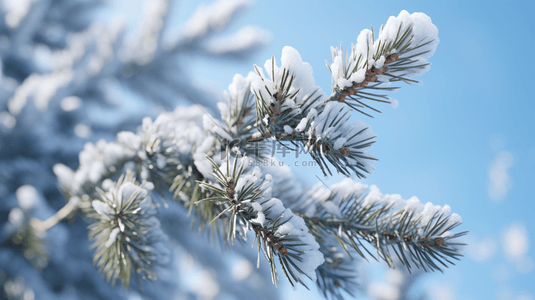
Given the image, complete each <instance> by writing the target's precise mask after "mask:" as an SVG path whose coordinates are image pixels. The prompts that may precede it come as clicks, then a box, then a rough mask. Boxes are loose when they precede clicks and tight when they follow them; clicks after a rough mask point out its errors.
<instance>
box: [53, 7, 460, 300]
mask: <svg viewBox="0 0 535 300" xmlns="http://www.w3.org/2000/svg"><path fill="white" fill-rule="evenodd" d="M437 44H438V30H437V28H436V27H435V26H434V25H433V24H432V22H431V19H430V18H429V17H428V16H426V15H425V14H423V13H414V14H409V13H408V12H406V11H402V12H401V13H400V14H399V16H397V17H390V18H389V19H388V22H387V23H386V24H385V25H383V26H382V27H381V29H380V31H379V35H378V38H377V39H376V38H375V37H374V32H373V29H372V30H367V29H365V30H363V31H362V32H361V33H360V34H359V35H358V38H357V42H356V44H354V45H351V48H350V50H349V52H347V53H345V54H344V52H343V50H342V48H341V47H340V48H331V53H332V63H330V64H329V63H328V64H327V66H328V67H329V70H330V71H331V73H332V93H331V94H330V95H329V96H327V95H326V94H325V93H324V92H323V91H322V90H321V88H319V87H318V86H316V84H315V81H314V77H313V76H312V67H311V66H310V65H309V64H308V63H306V62H303V60H302V58H301V56H300V55H299V53H298V52H297V50H295V49H294V48H292V47H284V48H283V50H282V55H281V58H280V64H279V63H278V62H277V60H276V59H275V57H272V58H271V59H268V60H267V61H266V63H265V64H264V67H263V68H262V67H259V66H256V65H255V66H254V70H253V71H252V72H250V73H249V74H248V75H247V76H246V77H244V76H242V75H236V76H234V78H233V81H232V83H231V84H230V86H229V88H228V92H225V94H224V96H225V99H226V103H219V104H218V106H217V107H218V108H219V111H220V117H218V118H216V117H214V116H212V115H210V114H208V113H206V110H205V109H203V108H202V107H200V106H191V107H187V108H186V107H178V108H177V109H176V110H175V111H174V112H167V113H163V114H161V115H160V116H159V117H157V118H156V119H155V120H151V119H150V118H145V119H143V121H142V125H141V126H140V128H139V130H138V131H137V133H133V132H120V133H119V134H118V135H117V138H116V141H114V142H106V141H99V142H97V143H96V144H90V143H89V144H87V145H86V146H85V148H84V150H83V151H82V152H81V153H80V165H79V168H78V170H76V171H73V170H71V169H69V168H68V167H66V166H63V165H56V166H55V167H54V172H55V173H56V175H57V177H58V180H59V182H60V185H61V188H62V190H63V192H64V193H65V195H66V196H67V197H68V198H69V199H78V201H77V202H76V203H77V207H78V208H79V209H80V210H81V211H82V212H83V213H84V214H85V215H86V216H88V217H89V218H90V220H91V224H90V225H89V230H90V234H89V236H90V238H91V239H93V240H95V242H94V247H96V248H97V250H96V252H95V256H94V261H95V263H97V265H98V267H99V270H100V271H101V272H102V273H103V274H104V275H105V276H106V277H107V278H108V280H111V281H112V283H113V282H115V280H116V279H117V278H118V277H119V276H120V277H121V280H122V282H123V284H125V285H126V286H128V284H129V282H130V275H131V274H140V275H142V276H141V277H142V278H148V279H154V278H155V277H156V274H155V272H154V270H153V267H154V266H155V265H158V264H161V262H163V261H165V260H166V259H167V258H166V256H167V252H166V251H165V250H164V249H165V246H164V243H165V241H166V240H167V237H166V236H165V234H164V233H163V232H162V231H161V229H160V223H159V222H158V219H157V215H158V214H157V213H156V211H157V210H156V208H157V207H158V206H159V204H160V203H163V204H164V205H165V206H167V205H168V202H167V200H166V199H169V198H172V199H174V200H176V202H177V203H180V204H181V205H183V206H184V207H185V208H186V209H187V210H188V211H189V214H188V218H190V219H191V222H192V224H194V225H195V227H196V228H198V229H199V230H205V231H209V232H210V234H211V235H212V236H213V237H214V239H217V240H220V241H223V242H225V243H229V244H232V245H233V244H234V243H235V241H236V240H245V241H246V240H247V238H248V237H249V238H252V239H253V242H252V244H253V246H254V247H255V248H256V251H257V252H258V261H257V266H258V267H260V266H261V265H262V262H261V261H262V260H263V259H265V260H266V261H267V265H268V266H269V269H270V270H271V277H272V281H273V283H275V284H276V282H277V280H278V279H279V273H280V270H282V273H283V274H284V276H285V277H286V278H287V280H288V281H289V282H290V283H291V284H292V285H293V286H295V285H296V283H299V284H301V285H303V286H305V287H306V286H307V284H308V283H307V281H312V282H316V283H317V285H318V287H319V288H320V290H321V291H322V292H323V293H324V295H325V296H326V297H327V298H337V299H341V298H342V295H343V294H342V291H345V292H347V293H349V294H353V293H354V292H355V291H356V289H357V275H358V274H357V271H356V263H355V260H354V258H355V257H356V256H361V257H363V258H365V259H368V258H374V259H377V260H384V261H385V262H386V263H387V264H388V265H389V266H390V267H394V260H399V261H400V262H401V264H403V265H405V267H406V268H407V269H408V270H409V271H410V270H411V269H412V268H415V267H416V268H422V269H424V270H425V271H435V270H439V271H442V270H443V268H444V267H448V266H449V264H453V260H456V259H459V257H460V256H462V251H461V249H460V247H461V246H462V245H463V243H462V242H460V241H459V239H458V238H459V237H461V236H462V235H464V234H465V232H461V233H455V232H454V231H453V230H454V229H455V228H456V227H457V226H458V225H460V224H461V223H462V219H461V217H460V216H459V215H457V214H455V213H453V214H452V213H451V209H450V207H449V206H447V205H446V206H444V207H440V206H435V205H432V204H431V203H427V204H425V205H424V204H422V203H421V202H420V201H419V200H418V199H417V198H415V197H413V198H410V199H408V200H404V199H402V198H401V196H400V195H395V194H394V195H384V194H382V193H381V192H380V191H379V189H378V188H377V187H375V186H371V187H368V186H366V185H363V184H361V183H359V182H356V181H354V180H353V179H351V178H349V177H351V176H356V177H358V178H361V177H365V176H366V174H368V173H370V172H371V171H373V170H374V167H373V162H374V161H375V160H376V158H375V156H374V155H373V154H370V153H369V152H368V151H370V148H371V146H372V145H373V143H374V142H375V137H376V135H375V133H374V132H373V131H372V130H371V129H370V127H369V126H368V125H367V124H365V123H364V122H363V121H361V120H356V121H354V122H350V121H349V120H350V118H351V117H352V115H353V111H357V112H358V113H361V115H365V116H371V115H370V113H371V112H370V111H375V112H379V110H378V109H377V108H375V107H374V105H375V104H376V103H379V104H380V103H389V104H391V105H392V106H396V105H397V104H396V103H397V102H395V100H392V99H390V98H389V97H388V96H387V95H386V94H384V93H386V92H388V91H392V90H395V89H397V88H399V87H395V86H392V85H391V84H392V83H397V82H405V83H409V84H410V83H413V82H417V81H416V80H415V79H413V77H414V76H417V75H422V74H423V73H425V72H426V71H427V70H429V63H428V61H427V59H428V58H429V57H430V56H431V55H432V54H433V53H434V52H435V49H436V46H437ZM270 139H271V140H274V141H277V142H278V143H280V144H282V146H284V147H287V148H289V149H292V150H298V149H299V148H304V149H306V150H307V152H308V153H309V155H310V156H311V158H312V159H314V160H315V161H316V162H317V163H318V165H319V167H320V170H321V171H322V172H323V174H324V175H325V176H328V175H332V174H333V172H337V173H341V174H344V175H345V176H347V177H348V178H346V179H344V180H343V181H341V182H340V183H337V184H334V185H333V186H331V187H330V188H327V187H324V186H321V184H320V185H317V186H314V187H312V188H303V187H301V183H300V182H299V181H298V180H297V179H296V178H295V177H294V175H293V174H292V173H291V170H289V168H287V167H282V168H273V167H268V166H264V165H262V164H260V163H258V162H260V161H261V160H262V159H264V158H266V157H267V155H268V153H267V152H266V151H265V148H266V145H267V143H268V140H270ZM253 146H254V147H253ZM270 159H272V160H276V158H270ZM152 194H153V195H154V196H151V195H152ZM177 217H179V216H177ZM177 230H184V228H177ZM261 257H263V259H261Z"/></svg>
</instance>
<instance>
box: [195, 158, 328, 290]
mask: <svg viewBox="0 0 535 300" xmlns="http://www.w3.org/2000/svg"><path fill="white" fill-rule="evenodd" d="M247 162H248V159H246V158H245V157H239V156H238V157H237V158H235V159H234V161H233V163H232V165H231V163H230V156H229V151H228V149H227V159H226V162H224V163H223V164H222V165H221V166H218V165H217V164H216V163H215V162H213V168H214V173H213V175H214V177H215V178H216V180H217V184H215V183H206V182H203V183H201V188H203V189H206V190H209V191H211V192H212V194H211V196H209V197H207V198H204V199H200V200H198V201H197V202H196V204H199V203H204V202H213V204H212V205H217V206H219V207H220V208H219V209H220V210H221V212H220V213H219V214H218V215H217V216H216V217H215V218H214V219H213V220H212V221H211V222H214V221H215V220H218V219H220V218H222V217H225V218H227V219H228V224H229V225H228V227H227V228H228V239H232V243H233V244H234V239H235V237H236V232H239V233H240V234H241V235H242V236H243V237H244V238H245V239H246V231H247V230H252V231H253V232H254V234H255V242H257V245H258V259H259V260H258V262H257V267H259V266H260V252H262V253H263V254H264V257H265V258H266V260H267V261H268V262H269V264H270V269H271V277H272V281H273V283H274V284H276V282H277V280H278V275H277V268H276V264H275V261H276V260H278V261H279V263H280V265H281V267H282V269H283V271H284V274H285V275H286V278H287V279H288V280H289V282H290V283H291V284H292V286H295V285H294V283H300V284H302V285H303V286H305V287H306V284H305V282H304V280H305V278H308V279H309V280H312V281H315V280H316V273H315V270H316V268H317V267H318V266H319V265H321V264H322V263H323V261H324V259H323V254H321V252H320V251H319V244H318V243H317V242H316V240H315V239H314V237H313V236H312V235H310V234H309V233H308V228H307V226H306V225H305V222H304V221H303V219H302V218H300V217H298V216H296V215H295V214H294V213H293V212H292V211H291V210H290V209H288V208H285V207H284V204H283V202H282V201H281V200H279V199H277V198H272V197H271V190H272V189H273V188H277V187H273V186H272V182H271V181H272V176H271V175H270V174H266V175H265V177H264V178H262V172H261V170H260V168H259V167H255V168H253V169H252V170H247V169H246V168H245V167H246V164H247ZM253 246H254V242H253Z"/></svg>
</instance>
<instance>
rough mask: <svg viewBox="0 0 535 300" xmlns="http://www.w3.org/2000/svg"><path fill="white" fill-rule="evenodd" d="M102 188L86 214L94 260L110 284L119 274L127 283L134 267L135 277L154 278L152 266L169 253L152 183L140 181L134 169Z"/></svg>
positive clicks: (164, 259)
mask: <svg viewBox="0 0 535 300" xmlns="http://www.w3.org/2000/svg"><path fill="white" fill-rule="evenodd" d="M103 188H104V190H100V189H99V190H98V191H99V194H100V197H99V199H97V200H93V201H92V207H93V209H94V212H92V213H89V214H88V216H89V217H90V218H92V219H93V220H94V222H93V223H91V224H90V225H89V226H88V228H89V231H90V232H89V238H90V239H95V240H96V241H95V243H94V244H93V245H92V246H91V248H97V250H96V252H95V254H94V256H93V263H94V264H97V266H98V268H99V272H101V273H102V274H103V275H105V276H106V279H107V280H108V281H111V283H112V285H115V283H116V280H117V279H118V278H119V277H120V278H121V283H122V284H123V285H124V286H126V287H128V286H129V285H130V277H131V274H132V272H133V271H135V272H134V275H135V276H136V277H135V278H136V280H138V276H141V278H142V279H150V280H155V279H156V274H155V273H154V271H153V268H154V267H155V266H157V265H161V264H163V263H165V261H166V260H167V256H168V254H167V253H166V250H167V246H166V245H165V244H164V243H165V242H166V240H167V237H166V235H165V234H164V233H163V231H162V230H161V229H160V222H159V221H158V219H157V218H156V217H155V215H156V209H155V205H154V203H153V202H152V199H151V197H150V196H149V193H150V192H151V191H152V190H153V189H154V185H153V184H152V183H150V182H144V183H142V184H139V183H137V182H136V181H135V175H134V174H133V173H127V174H126V176H121V178H119V180H118V181H117V183H115V184H113V183H111V182H110V183H107V184H105V185H104V186H103Z"/></svg>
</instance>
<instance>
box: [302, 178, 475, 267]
mask: <svg viewBox="0 0 535 300" xmlns="http://www.w3.org/2000/svg"><path fill="white" fill-rule="evenodd" d="M313 192H314V193H316V194H320V195H321V194H325V192H318V191H317V190H315V191H313ZM313 196H314V195H313V194H308V196H306V197H309V198H313ZM311 201H314V202H315V206H314V209H312V210H311V208H310V207H308V211H304V210H301V211H300V210H299V206H295V207H294V209H296V211H298V212H300V213H301V216H303V217H304V218H305V220H306V221H307V225H308V226H309V228H310V230H311V233H312V234H313V235H314V236H315V237H316V238H317V239H320V240H324V239H328V237H329V236H331V235H332V236H333V237H334V238H336V240H337V241H338V242H339V243H340V245H341V246H342V248H343V249H344V250H345V251H346V252H347V254H348V255H349V256H350V257H351V255H352V254H351V251H350V250H353V251H355V252H356V253H358V254H359V255H360V256H362V257H363V258H366V256H368V255H369V256H371V257H373V258H374V259H379V258H380V259H382V260H384V261H385V262H386V263H387V264H388V265H389V266H390V267H393V266H394V261H393V259H392V252H393V253H395V255H396V256H397V258H398V259H399V260H400V261H401V263H402V264H403V265H405V266H406V267H407V269H408V270H409V272H410V270H411V268H412V267H417V268H422V269H424V270H425V271H426V272H427V271H435V270H439V271H441V272H442V267H448V265H447V264H454V263H453V262H452V260H458V259H459V257H461V256H463V254H462V252H461V251H460V247H462V246H464V244H463V243H461V242H459V241H458V238H459V237H461V236H463V235H465V234H466V232H460V233H455V234H454V233H452V232H451V230H453V229H454V228H456V227H457V226H459V225H460V224H461V223H462V220H461V218H460V217H459V215H457V214H451V212H450V208H449V206H447V205H446V206H444V207H440V206H433V205H432V204H431V203H427V204H425V205H423V204H421V203H420V202H419V200H418V199H416V198H415V197H413V198H411V199H409V200H407V201H405V200H403V199H401V197H400V196H399V195H382V194H381V193H380V192H379V190H378V189H377V188H376V187H375V186H372V187H371V188H370V189H369V190H366V189H365V186H364V185H360V184H355V183H353V182H352V181H351V180H350V179H346V180H344V181H342V182H341V183H340V184H337V185H335V186H333V187H332V188H331V189H330V192H329V193H327V196H326V197H324V198H322V199H315V200H308V202H303V204H301V205H302V206H303V207H305V205H306V206H309V205H311V204H310V202H311ZM305 203H307V204H305ZM363 241H365V242H366V244H368V246H366V245H364V244H363ZM369 246H372V247H373V248H375V251H376V253H377V254H376V255H373V254H372V253H370V252H369V250H368V247H369ZM365 253H367V255H366V254H365Z"/></svg>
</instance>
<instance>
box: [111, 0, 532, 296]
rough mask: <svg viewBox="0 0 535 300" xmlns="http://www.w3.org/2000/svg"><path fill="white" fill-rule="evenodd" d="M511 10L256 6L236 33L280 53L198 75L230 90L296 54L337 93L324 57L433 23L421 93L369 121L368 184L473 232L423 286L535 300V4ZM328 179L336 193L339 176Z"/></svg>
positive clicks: (217, 65) (424, 5) (417, 89)
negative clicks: (452, 217)
mask: <svg viewBox="0 0 535 300" xmlns="http://www.w3.org/2000/svg"><path fill="white" fill-rule="evenodd" d="M114 3H115V4H114V6H113V7H114V8H113V9H114V12H116V11H118V10H119V8H120V7H121V6H122V5H120V4H118V3H120V1H119V0H115V1H114ZM134 3H138V1H133V2H132V3H130V4H129V5H128V7H126V6H124V7H123V8H128V9H123V8H120V9H121V11H122V12H123V13H125V14H126V15H127V17H128V18H130V19H131V21H132V23H133V24H136V23H137V21H139V17H140V16H139V13H140V10H139V9H136V8H133V7H135V4H134ZM198 3H201V2H198V1H188V3H177V4H176V5H175V7H174V8H173V12H174V14H173V19H172V22H173V23H174V24H176V25H177V26H178V28H180V24H182V22H184V20H185V18H187V17H188V16H189V15H191V13H192V12H193V9H194V7H195V6H196V4H198ZM202 3H207V2H202ZM513 3H514V4H505V3H503V2H497V1H485V2H479V1H336V0H333V1H313V0H309V1H291V2H290V1H282V0H270V1H261V0H257V1H256V3H254V5H253V6H252V7H251V9H249V10H248V11H247V12H245V14H244V15H243V16H242V18H240V19H239V20H237V21H236V22H235V23H233V25H232V26H231V28H229V29H230V31H229V33H230V32H232V31H235V30H236V29H237V28H239V27H240V26H243V25H246V24H247V25H255V26H259V27H262V28H265V29H267V30H269V31H271V33H272V36H273V38H272V41H271V43H270V44H269V45H268V46H267V47H265V48H264V49H263V50H261V51H259V53H258V54H257V55H254V56H253V57H252V58H251V61H250V64H239V65H236V64H232V63H228V62H226V63H222V62H217V61H200V60H199V61H195V60H193V62H192V63H191V66H192V68H193V69H192V70H191V72H192V74H193V76H195V77H196V78H199V79H200V78H202V79H203V80H206V81H207V82H213V83H214V86H215V88H216V89H220V90H223V89H225V88H226V87H227V86H228V84H229V83H230V82H231V80H232V76H233V75H234V74H235V73H241V74H244V75H246V74H247V73H248V72H249V71H252V70H253V68H252V64H253V63H255V64H258V65H263V64H264V62H265V60H266V59H268V58H270V57H271V55H275V56H276V58H277V59H278V58H280V53H281V50H282V48H283V47H284V46H286V45H289V46H292V47H294V48H295V49H297V50H298V51H299V53H300V54H301V56H302V58H303V60H304V61H306V62H308V63H310V64H311V65H312V67H313V69H314V75H315V79H316V84H317V85H319V86H320V87H321V88H322V89H323V90H324V91H325V92H326V93H329V92H330V90H331V80H330V73H329V71H328V69H327V67H326V66H325V59H327V60H329V62H330V59H331V58H330V57H331V55H330V46H338V45H339V44H340V42H342V43H343V45H344V47H346V46H349V45H350V43H355V42H356V38H357V36H358V34H359V32H360V31H361V30H362V29H364V28H369V26H370V25H373V26H374V28H376V30H377V31H378V29H379V28H380V25H381V24H383V23H385V22H386V20H387V19H388V17H389V16H391V15H398V14H399V12H400V11H401V10H402V9H405V10H407V11H409V12H410V13H413V12H424V13H426V14H427V15H429V16H430V17H431V18H432V20H433V23H434V24H435V25H436V26H437V27H438V29H439V38H440V43H439V45H438V48H437V51H436V53H435V55H434V56H433V57H432V58H431V59H430V62H431V63H432V66H431V70H430V71H429V72H427V73H426V74H424V75H423V76H421V77H419V78H418V79H419V80H422V81H423V85H421V86H420V85H413V86H402V88H401V89H400V90H399V91H397V92H396V93H393V94H391V95H390V96H391V97H392V98H394V99H397V100H398V101H399V107H398V108H396V109H393V108H391V107H390V106H388V105H384V106H383V107H379V108H380V109H381V110H382V111H383V113H382V114H375V118H374V119H370V118H367V117H365V116H363V117H362V118H363V120H364V121H365V122H366V123H368V124H370V125H371V127H372V129H373V130H374V132H375V133H377V135H378V137H377V143H376V144H375V146H374V147H373V148H372V151H371V152H372V153H373V154H375V155H376V156H377V157H378V158H379V161H378V162H377V163H376V164H375V168H376V170H375V172H373V173H372V174H371V175H370V176H369V177H368V178H367V179H366V180H364V182H365V183H367V184H370V185H371V184H376V185H377V186H379V188H380V189H381V191H382V192H383V193H399V194H401V195H402V196H403V197H404V198H405V199H407V198H409V197H411V196H417V197H418V198H419V199H420V200H421V201H422V202H427V201H430V202H433V203H434V204H439V205H445V204H449V205H450V206H451V207H452V211H453V212H457V213H459V214H460V215H461V216H462V217H463V221H464V224H463V225H462V226H461V227H460V228H459V230H469V231H470V236H469V237H468V238H467V240H468V241H470V242H471V245H470V247H469V248H468V249H467V256H466V257H465V258H464V259H462V261H461V262H459V263H458V264H457V266H454V267H452V268H450V269H448V270H447V271H446V272H445V274H444V275H442V274H434V275H431V276H429V277H428V279H426V280H425V282H424V283H423V285H422V288H424V287H426V286H431V287H433V286H434V285H433V284H435V283H437V282H438V283H440V284H442V285H444V286H446V287H447V288H450V289H451V290H452V291H454V293H455V295H456V299H535V288H534V287H533V285H532V283H533V282H535V270H531V271H530V272H527V273H526V270H522V272H521V271H519V270H518V268H517V266H516V265H526V264H527V265H529V261H530V260H531V262H533V259H534V258H535V251H534V250H533V249H534V246H535V245H534V243H533V240H534V238H533V234H535V218H533V217H532V216H533V210H534V209H535V205H534V204H533V201H534V200H535V199H534V198H535V197H534V196H533V190H532V188H533V186H534V183H535V139H534V133H533V131H534V130H535V122H534V121H533V117H534V114H535V102H534V100H535V99H534V98H535V97H534V96H533V94H532V92H531V90H530V88H531V84H532V82H533V80H534V79H535V76H533V73H532V70H533V69H534V60H535V59H534V58H533V57H534V56H533V55H532V51H533V49H534V42H533V33H532V32H533V30H534V29H535V26H533V23H532V12H533V10H534V8H535V4H533V2H528V1H515V2H513ZM168 34H170V35H173V34H174V32H173V31H171V32H168ZM215 70H217V71H215ZM359 118H360V116H359ZM491 170H494V171H495V173H493V174H496V172H497V173H499V174H498V175H497V176H498V177H497V178H498V179H502V183H503V180H506V181H507V180H508V182H509V184H505V185H504V186H502V189H499V193H501V194H499V193H498V194H499V195H497V196H496V194H495V193H494V194H493V195H494V196H493V197H494V199H493V197H492V195H490V194H489V185H490V184H491V182H492V181H491V179H490V178H489V171H491ZM295 171H296V172H298V173H299V174H300V176H301V177H302V178H304V182H306V183H307V184H309V185H313V184H315V183H316V182H317V181H318V180H317V178H316V177H315V175H320V176H321V173H320V171H319V169H315V168H311V167H308V168H300V169H299V168H296V169H295ZM500 172H501V173H500ZM504 178H505V179H504ZM324 180H326V182H327V183H328V184H333V183H335V182H337V181H339V180H341V177H333V178H329V179H324ZM511 224H517V225H514V226H516V227H514V226H513V227H509V226H511ZM507 228H513V229H511V230H509V231H508V232H515V231H514V229H515V228H516V229H518V228H524V229H525V231H527V233H528V235H529V244H528V245H529V250H527V253H526V254H523V256H521V258H522V259H524V261H521V260H520V258H519V257H517V258H515V259H516V261H517V262H516V263H515V262H514V261H515V259H513V258H510V259H508V258H507V257H508V256H507V255H506V250H504V247H503V242H502V240H503V236H504V232H505V231H506V229H507ZM520 231H521V232H522V230H520ZM516 232H518V230H517V231H516ZM482 241H486V244H485V243H484V244H480V242H482ZM478 245H479V246H481V247H479V249H480V251H483V250H481V249H486V250H488V251H487V252H489V251H490V252H491V253H490V254H489V255H487V256H488V258H487V259H486V260H483V261H482V262H481V261H478V259H473V258H472V256H471V255H470V253H475V252H474V251H475V250H473V249H475V248H477V247H472V246H478ZM493 245H494V247H493ZM492 249H494V251H491V250H492ZM476 253H479V254H480V252H476ZM487 254H488V253H487ZM473 255H475V256H476V257H477V254H473ZM509 257H511V255H509ZM526 257H528V258H526ZM519 261H520V262H519ZM523 273H525V274H523ZM313 291H315V288H314V289H313ZM300 292H303V289H300V291H299V293H294V294H289V295H288V299H298V298H296V297H298V296H300V295H302V294H301V293H300ZM314 294H315V292H314ZM522 296H526V297H527V298H526V297H524V298H522ZM300 297H303V299H305V298H304V296H300ZM307 297H308V296H307ZM519 297H520V298H519ZM529 297H531V298H529ZM307 299H309V298H307Z"/></svg>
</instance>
